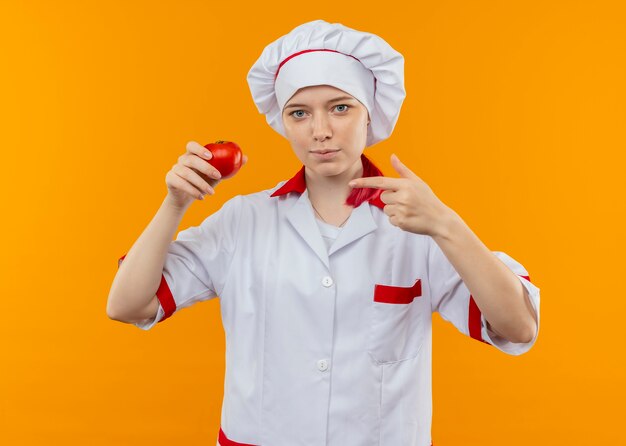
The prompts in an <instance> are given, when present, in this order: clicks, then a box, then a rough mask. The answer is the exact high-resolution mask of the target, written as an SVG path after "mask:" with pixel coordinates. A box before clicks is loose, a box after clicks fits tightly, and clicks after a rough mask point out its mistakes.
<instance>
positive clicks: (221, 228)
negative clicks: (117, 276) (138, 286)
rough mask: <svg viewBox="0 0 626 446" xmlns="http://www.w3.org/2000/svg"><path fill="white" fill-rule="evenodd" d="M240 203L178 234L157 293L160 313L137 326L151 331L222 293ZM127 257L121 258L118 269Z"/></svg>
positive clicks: (237, 200)
mask: <svg viewBox="0 0 626 446" xmlns="http://www.w3.org/2000/svg"><path fill="white" fill-rule="evenodd" d="M240 203H241V200H240V197H239V196H238V197H235V198H233V199H231V200H229V201H227V202H226V203H225V204H224V205H223V206H222V208H221V209H220V210H219V211H217V212H215V213H213V214H212V215H210V216H209V217H207V218H206V219H205V220H204V221H203V222H202V223H201V224H200V226H192V227H189V228H187V229H185V230H183V231H180V232H179V233H178V236H177V237H176V240H175V241H173V242H171V243H170V245H169V248H168V252H167V256H166V258H165V264H164V266H163V273H162V274H161V283H160V285H159V288H158V290H157V292H156V296H157V298H158V300H159V307H158V311H157V314H156V316H155V317H154V318H153V319H145V320H143V321H140V322H135V323H133V325H135V326H137V327H139V328H141V329H142V330H150V329H151V328H152V327H153V326H154V325H156V324H157V323H158V322H162V321H164V320H165V319H167V318H168V317H170V316H172V315H173V314H174V313H176V312H177V311H179V310H181V309H183V308H186V307H189V306H191V305H193V304H195V303H196V302H202V301H205V300H208V299H212V298H214V297H216V296H218V295H219V294H220V292H221V290H222V289H223V286H224V283H225V282H226V278H227V276H228V273H229V269H230V265H231V263H232V258H233V255H234V253H235V248H236V242H237V237H235V234H237V232H238V228H237V226H238V224H239V220H240V219H239V214H240V212H239V210H240ZM124 257H126V255H124V256H122V257H121V258H120V259H119V261H118V268H119V265H121V264H122V262H123V260H124Z"/></svg>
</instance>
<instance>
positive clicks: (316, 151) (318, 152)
mask: <svg viewBox="0 0 626 446" xmlns="http://www.w3.org/2000/svg"><path fill="white" fill-rule="evenodd" d="M331 152H339V149H324V150H311V153H317V154H318V155H324V154H326V153H331Z"/></svg>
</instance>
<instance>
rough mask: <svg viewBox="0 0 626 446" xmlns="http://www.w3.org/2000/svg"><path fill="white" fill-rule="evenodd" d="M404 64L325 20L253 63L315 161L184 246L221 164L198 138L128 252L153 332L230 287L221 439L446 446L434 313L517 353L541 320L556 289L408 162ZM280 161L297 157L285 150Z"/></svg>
mask: <svg viewBox="0 0 626 446" xmlns="http://www.w3.org/2000/svg"><path fill="white" fill-rule="evenodd" d="M403 71H404V59H403V57H402V55H401V54H400V53H398V52H397V51H396V50H394V49H393V48H392V47H391V46H390V45H389V44H387V43H386V42H385V41H384V40H383V39H381V38H380V37H378V36H376V35H374V34H370V33H365V32H361V31H357V30H354V29H351V28H348V27H345V26H343V25H341V24H337V23H335V24H331V23H327V22H325V21H323V20H315V21H313V22H309V23H305V24H303V25H300V26H298V27H297V28H295V29H293V30H292V31H291V32H290V33H288V34H287V35H285V36H282V37H281V38H279V39H278V40H276V41H274V42H272V43H271V44H270V45H268V46H267V47H266V48H265V49H264V50H263V52H262V54H261V56H260V57H259V59H258V60H257V61H256V62H255V64H254V65H253V66H252V68H251V70H250V72H249V74H248V83H249V86H250V89H251V93H252V97H253V100H254V102H255V104H256V106H257V107H258V109H259V112H261V113H262V114H264V115H265V116H266V120H267V122H268V124H269V125H270V126H271V127H272V128H273V129H274V130H276V131H277V132H279V133H280V134H281V135H282V136H284V137H285V138H286V139H287V140H288V141H289V144H290V145H291V148H292V150H293V152H294V154H295V156H296V157H297V158H298V159H299V160H300V161H301V163H302V165H303V166H302V169H301V170H299V171H298V172H297V173H296V174H295V175H294V176H293V177H292V178H290V179H289V180H287V181H281V182H280V183H278V185H276V187H274V188H272V189H269V190H265V191H261V192H258V193H253V194H249V195H239V196H236V197H234V198H232V199H230V200H228V201H227V202H226V203H225V204H224V206H223V207H222V208H221V209H220V210H219V211H218V212H216V213H215V214H213V215H210V216H209V217H207V218H206V219H205V220H204V221H203V222H202V223H201V224H200V226H198V227H190V228H187V229H185V230H183V231H181V232H180V233H179V234H178V237H177V238H176V240H175V241H173V242H172V241H171V240H172V237H173V235H174V233H175V231H176V230H177V228H178V224H179V223H180V220H181V218H182V216H183V214H184V212H185V210H186V209H187V208H188V207H189V205H190V204H191V203H193V201H195V200H196V199H200V198H202V197H203V195H204V194H209V195H212V194H213V193H214V192H215V191H214V186H215V185H216V184H217V182H218V181H219V173H218V172H217V171H216V170H215V169H214V168H212V167H211V166H210V165H209V164H208V163H206V161H205V160H206V159H210V154H209V155H208V156H206V155H205V150H204V148H203V147H202V146H201V145H200V144H197V143H194V142H190V143H189V144H188V145H187V150H186V153H185V154H184V155H182V156H181V157H180V158H179V160H178V162H177V164H176V165H175V166H174V167H173V168H172V170H171V171H170V172H168V174H167V176H166V183H167V186H168V194H167V196H166V198H165V200H164V202H163V205H162V206H161V208H160V209H159V211H158V212H157V214H156V216H155V217H154V219H153V220H152V222H151V223H150V224H149V226H148V227H147V228H146V230H145V231H144V233H143V234H142V235H141V237H140V238H139V239H138V240H137V242H136V243H135V244H134V245H133V246H132V248H131V249H130V251H129V252H128V254H127V255H126V256H125V257H123V258H122V259H123V263H121V266H120V268H119V270H118V273H117V276H116V277H115V280H114V282H113V286H112V288H111V292H110V295H109V302H108V307H107V311H108V314H109V316H110V317H111V318H113V319H116V320H120V321H123V322H129V323H134V324H135V325H136V326H138V327H140V328H142V329H144V330H148V329H150V328H152V327H153V326H154V325H155V324H157V323H158V322H160V321H163V320H165V319H166V318H168V317H170V316H171V315H172V314H174V313H176V312H177V311H179V310H180V309H182V308H185V307H188V306H190V305H192V304H194V303H197V302H200V301H204V300H208V299H212V298H214V297H217V296H219V298H220V308H221V314H222V322H223V325H224V330H225V333H226V378H225V383H224V400H223V405H222V417H221V428H220V430H219V433H218V435H217V442H218V443H217V444H218V445H221V446H233V445H264V446H295V445H306V446H318V445H320V446H321V445H332V446H366V445H385V446H428V445H431V443H432V442H431V436H430V428H431V415H432V405H431V357H432V350H431V345H432V344H431V320H432V314H433V313H434V312H439V313H440V314H441V315H442V317H443V318H444V319H446V320H449V321H450V322H452V323H453V324H454V325H455V326H456V328H457V329H458V330H459V331H461V332H462V333H463V334H466V335H468V336H471V337H473V338H475V339H477V340H480V341H483V342H485V343H488V344H491V345H492V346H495V347H496V348H497V349H499V350H501V351H503V352H506V353H508V354H513V355H518V354H522V353H524V352H526V351H528V350H529V349H530V348H531V346H532V345H533V344H534V342H535V340H536V338H537V334H538V329H539V288H537V287H536V286H535V285H533V284H532V283H531V282H530V280H529V277H528V273H527V271H526V270H525V269H524V267H523V266H522V265H520V264H519V263H518V262H517V261H515V260H514V259H513V258H511V257H509V256H508V255H506V254H504V253H501V252H492V251H490V250H488V249H487V248H486V247H485V245H484V244H483V243H482V242H481V241H480V240H479V239H478V237H477V236H476V235H475V234H474V233H473V232H472V231H471V229H470V228H469V227H468V226H467V225H466V224H465V223H464V221H463V220H462V219H461V217H460V216H459V215H458V214H457V213H456V212H454V211H453V210H452V209H451V208H450V207H448V206H446V205H445V204H444V203H442V202H441V200H439V199H438V198H437V196H436V195H435V194H434V193H433V191H432V190H431V189H430V188H429V187H428V185H427V184H426V183H424V181H422V180H421V179H420V178H419V177H418V176H417V175H416V174H415V173H413V172H412V170H411V169H410V168H409V167H407V166H405V165H404V164H403V163H402V162H401V161H400V160H399V159H398V158H397V157H395V156H393V157H392V159H391V163H392V166H393V167H394V169H395V170H396V172H397V177H395V178H390V177H385V176H383V175H382V173H381V172H380V170H379V169H378V168H376V166H374V165H373V164H372V163H371V161H370V160H369V159H368V158H367V157H366V156H365V155H364V154H363V151H364V149H365V148H366V147H369V146H372V145H374V144H375V143H377V142H379V141H381V140H384V139H386V138H388V137H389V136H390V135H391V133H392V131H393V128H394V126H395V124H396V122H397V119H398V116H399V113H400V108H401V105H402V102H403V100H404V97H405V90H404V72H403ZM275 150H276V152H272V153H268V154H267V156H271V157H278V156H284V153H283V152H281V151H280V149H278V148H277V149H275Z"/></svg>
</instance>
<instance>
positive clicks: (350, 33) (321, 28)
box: [247, 20, 406, 147]
mask: <svg viewBox="0 0 626 446" xmlns="http://www.w3.org/2000/svg"><path fill="white" fill-rule="evenodd" d="M247 78H248V85H249V86H250V91H251V92H252V99H253V100H254V103H255V104H256V106H257V108H258V110H259V113H263V114H264V115H265V117H266V120H267V122H268V124H269V125H270V126H271V127H272V128H273V129H274V130H276V131H277V132H278V133H280V134H281V135H282V136H285V129H284V126H283V122H282V111H283V107H284V106H285V104H286V103H287V101H288V100H289V98H291V97H292V96H293V95H294V94H295V93H296V92H297V91H298V89H300V88H303V87H308V86H312V85H331V86H333V87H336V88H339V89H340V90H343V91H345V92H346V93H348V94H350V95H351V96H354V97H355V98H356V99H358V100H359V101H360V102H361V103H362V104H363V105H364V106H365V107H366V108H367V111H368V112H369V116H370V120H371V122H370V125H369V126H368V129H367V140H366V146H368V147H369V146H371V145H373V144H376V143H377V142H379V141H382V140H384V139H387V138H388V137H389V135H391V132H392V131H393V128H394V127H395V125H396V122H397V121H398V116H399V115H400V107H401V106H402V102H403V101H404V98H405V96H406V91H405V89H404V57H403V56H402V54H400V53H399V52H397V51H396V50H394V49H393V48H392V47H391V46H390V45H389V44H388V43H387V42H385V41H384V40H383V39H382V38H380V37H378V36H377V35H375V34H370V33H366V32H361V31H357V30H354V29H351V28H348V27H346V26H344V25H341V24H339V23H328V22H326V21H324V20H314V21H312V22H308V23H304V24H302V25H300V26H298V27H296V28H294V29H293V30H292V31H291V32H290V33H289V34H286V35H284V36H282V37H281V38H279V39H278V40H276V41H274V42H272V43H270V44H269V45H267V46H266V47H265V49H264V50H263V53H262V54H261V56H260V57H259V58H258V60H257V61H256V62H255V63H254V65H253V66H252V68H250V71H249V72H248V77H247Z"/></svg>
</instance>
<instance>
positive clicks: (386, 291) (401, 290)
mask: <svg viewBox="0 0 626 446" xmlns="http://www.w3.org/2000/svg"><path fill="white" fill-rule="evenodd" d="M421 295H422V280H421V279H417V280H416V281H415V284H414V285H413V286H410V287H404V286H389V285H378V284H376V286H375V287H374V302H381V303H385V304H410V303H411V302H413V299H414V298H416V297H420V296H421Z"/></svg>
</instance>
